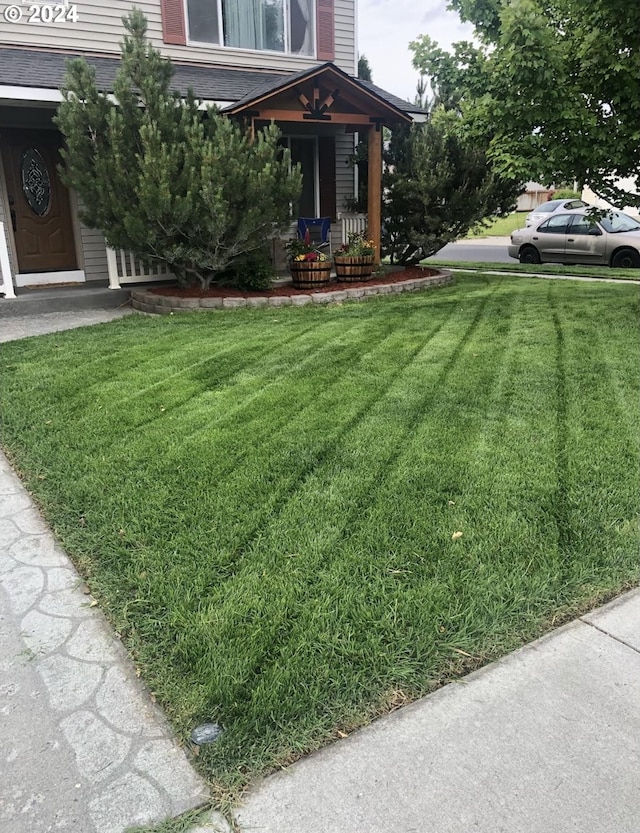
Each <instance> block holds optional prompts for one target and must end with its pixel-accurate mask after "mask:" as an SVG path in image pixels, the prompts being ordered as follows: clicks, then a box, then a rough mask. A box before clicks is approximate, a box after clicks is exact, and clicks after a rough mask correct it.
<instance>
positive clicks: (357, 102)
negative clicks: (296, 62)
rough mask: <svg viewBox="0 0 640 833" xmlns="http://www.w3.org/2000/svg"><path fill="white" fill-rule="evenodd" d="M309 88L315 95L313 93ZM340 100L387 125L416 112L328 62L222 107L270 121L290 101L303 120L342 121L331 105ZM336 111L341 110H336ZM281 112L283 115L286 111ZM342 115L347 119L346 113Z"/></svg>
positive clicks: (273, 81) (271, 82)
mask: <svg viewBox="0 0 640 833" xmlns="http://www.w3.org/2000/svg"><path fill="white" fill-rule="evenodd" d="M320 85H322V87H323V88H324V91H325V92H326V93H329V95H328V97H327V99H326V102H327V103H325V104H324V106H320V97H319V96H320V92H319V89H320ZM312 88H314V90H315V92H312ZM305 90H306V92H307V93H309V95H310V96H312V95H314V96H315V98H316V101H315V102H314V103H313V104H312V102H311V101H310V100H309V99H308V98H307V97H306V96H305V92H304V91H305ZM341 101H344V102H345V103H346V104H347V109H348V110H349V111H350V112H356V111H358V110H359V111H360V112H362V113H364V112H366V113H367V114H368V115H369V116H372V117H378V119H379V120H384V121H386V122H389V123H393V122H402V121H410V120H411V112H412V111H413V112H417V111H418V110H419V108H416V107H414V106H413V105H411V104H409V102H407V101H402V99H399V98H397V97H396V96H394V95H391V94H390V93H387V92H385V91H384V90H382V89H380V88H379V87H376V86H375V85H374V84H365V83H363V82H362V81H361V80H360V79H358V78H354V77H353V76H351V75H348V74H347V73H346V72H344V71H343V70H341V69H340V68H339V67H337V66H336V65H335V64H333V63H330V62H329V63H324V64H319V65H317V66H314V67H310V68H309V69H305V70H301V71H300V72H294V73H289V74H288V75H286V76H284V77H281V78H278V79H275V78H271V79H268V80H265V82H264V83H263V84H262V85H261V86H259V87H256V88H255V89H253V90H251V91H250V92H249V93H248V94H247V95H246V96H244V98H242V99H240V100H239V101H236V102H235V104H231V105H229V106H228V107H225V108H224V111H223V112H226V113H230V114H231V115H237V114H242V113H251V114H252V115H254V116H257V117H259V118H269V117H270V115H271V114H272V113H276V112H278V111H277V110H276V109H274V107H275V108H277V107H278V105H280V106H282V105H283V104H284V105H285V108H288V107H289V106H291V103H292V102H295V103H294V104H293V106H294V107H295V108H296V109H298V107H299V105H300V103H303V104H302V106H303V109H306V110H307V112H306V113H305V114H304V115H303V116H302V117H303V118H305V119H309V120H322V119H327V120H331V119H334V118H335V119H336V121H344V120H345V119H344V118H341V117H340V116H339V115H338V114H337V113H335V115H334V110H335V108H334V105H335V104H336V102H341ZM354 107H355V110H354ZM338 109H341V108H339V107H338ZM283 112H284V113H285V115H286V113H287V109H285V110H284V111H283ZM314 113H315V115H314ZM329 113H331V115H329ZM344 115H345V117H346V118H348V114H344Z"/></svg>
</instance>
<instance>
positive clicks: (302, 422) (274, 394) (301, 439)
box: [64, 310, 450, 583]
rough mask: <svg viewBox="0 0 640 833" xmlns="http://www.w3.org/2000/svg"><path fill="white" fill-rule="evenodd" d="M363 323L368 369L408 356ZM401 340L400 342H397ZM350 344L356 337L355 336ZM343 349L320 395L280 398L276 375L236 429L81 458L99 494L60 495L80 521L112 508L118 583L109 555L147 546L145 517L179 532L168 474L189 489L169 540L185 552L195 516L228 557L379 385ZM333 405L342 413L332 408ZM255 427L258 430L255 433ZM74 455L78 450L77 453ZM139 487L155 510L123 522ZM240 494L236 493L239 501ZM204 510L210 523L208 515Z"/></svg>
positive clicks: (153, 532)
mask: <svg viewBox="0 0 640 833" xmlns="http://www.w3.org/2000/svg"><path fill="white" fill-rule="evenodd" d="M449 314H450V313H449V310H445V311H444V313H443V318H442V320H441V321H440V323H438V324H437V325H434V326H436V327H440V326H442V321H444V320H446V317H447V316H448V315H449ZM372 329H373V328H371V327H368V330H369V337H371V338H372V341H373V343H374V345H375V349H374V350H373V351H371V352H370V355H369V357H368V360H369V361H370V362H371V363H372V365H371V367H372V371H373V368H376V369H377V370H379V369H380V367H381V365H382V363H383V362H384V361H386V362H387V363H388V364H389V366H390V367H392V368H393V369H394V371H395V369H396V368H397V363H398V361H399V360H400V357H401V354H402V351H403V350H408V351H409V352H408V356H409V358H410V357H411V355H412V354H413V352H414V351H415V349H416V348H415V347H414V346H413V344H412V343H411V341H410V340H408V339H407V332H406V330H405V331H404V332H403V334H402V336H394V335H393V334H392V335H391V337H390V339H389V340H382V341H380V342H377V343H376V338H377V336H379V335H380V334H379V333H376V332H375V329H373V332H371V331H372ZM387 329H389V328H388V327H387ZM415 329H416V337H417V335H418V330H420V338H424V332H423V331H424V327H423V326H422V325H420V327H418V326H416V328H415ZM360 336H362V334H360ZM403 339H404V342H405V343H404V344H402V343H401V341H402V340H403ZM355 343H356V344H358V343H359V341H358V339H357V338H356V339H355ZM343 353H344V351H342V352H341V353H338V352H336V351H334V356H335V357H337V358H336V359H335V360H334V365H336V367H335V368H334V370H333V375H334V376H336V377H337V380H336V381H335V385H334V384H329V380H328V379H325V380H324V381H325V383H326V384H325V385H323V390H322V393H321V397H320V399H319V398H318V396H317V393H316V395H315V396H314V392H313V391H311V392H310V393H309V396H307V397H306V401H305V397H303V396H302V388H301V387H300V386H298V387H296V388H295V390H296V391H298V396H297V397H296V400H294V401H289V399H288V398H287V391H288V390H290V389H291V387H292V380H291V378H290V376H289V375H285V377H284V378H283V379H281V380H279V381H278V382H277V383H274V384H273V385H272V388H273V389H272V390H271V392H270V395H269V401H265V402H261V403H259V404H258V406H257V408H255V409H254V410H255V411H256V413H255V414H252V419H251V420H249V419H248V418H247V417H246V415H244V414H243V415H242V416H243V417H244V418H243V419H242V425H243V431H238V423H237V421H235V420H230V424H229V425H226V426H225V431H224V432H222V431H220V429H219V426H217V425H215V423H214V425H213V430H211V429H210V430H208V431H203V436H202V437H199V438H198V443H197V444H196V445H195V446H194V444H193V443H192V441H191V440H190V438H189V437H185V436H184V435H185V432H184V429H183V428H181V426H180V425H177V426H171V427H170V431H169V430H168V431H167V433H166V436H165V435H161V436H160V437H155V440H156V444H155V445H154V442H153V440H152V439H151V438H150V437H149V435H148V434H146V433H144V434H140V435H139V437H138V438H137V439H135V438H134V439H133V440H131V441H130V442H128V443H126V444H125V443H122V445H121V447H120V449H119V450H118V452H117V453H116V454H112V457H111V464H110V465H109V466H108V467H106V466H103V467H101V468H100V470H99V472H97V473H96V472H95V471H94V469H93V467H92V465H91V462H90V461H89V460H87V461H86V462H87V463H89V467H88V468H87V466H86V465H85V467H84V468H85V469H86V471H85V472H84V475H85V478H86V479H87V480H89V481H91V480H92V478H94V477H96V476H99V477H100V478H101V483H100V484H99V487H100V491H101V493H103V494H104V498H103V500H102V501H101V504H100V506H99V507H95V508H92V507H90V506H86V505H85V496H86V495H87V494H89V493H91V491H92V488H91V486H90V485H88V484H87V483H86V482H83V480H82V479H80V480H79V479H78V478H76V479H75V480H74V481H73V487H74V489H75V493H76V494H75V496H74V495H73V494H67V495H65V497H64V503H65V506H67V507H69V508H73V507H75V511H76V513H77V515H81V516H82V517H83V518H85V520H86V521H87V523H88V525H91V523H92V516H93V514H96V513H100V514H104V513H105V511H107V508H108V506H111V507H112V511H113V527H112V530H111V535H112V536H113V535H116V533H117V531H118V530H119V529H120V528H121V527H122V528H125V534H123V535H122V536H120V537H119V536H118V535H116V538H115V541H114V544H113V549H112V548H111V547H110V546H107V542H106V541H105V542H103V544H102V552H103V556H102V563H103V567H104V565H105V550H108V551H109V552H110V553H111V558H112V559H113V567H114V570H115V574H116V576H117V579H118V581H120V582H121V583H122V576H121V575H120V569H119V567H118V563H117V562H118V559H119V558H120V555H121V557H122V558H125V559H126V558H127V553H128V548H129V547H131V546H135V547H136V548H137V549H138V550H140V549H141V548H142V547H144V546H147V545H149V544H150V545H151V546H154V545H155V540H156V537H157V529H156V528H155V526H154V524H155V525H157V524H159V525H160V526H161V528H163V530H165V531H166V529H167V527H169V528H170V529H172V531H173V530H174V529H175V531H176V534H178V535H180V534H181V532H182V530H183V526H181V525H180V522H179V520H180V518H179V515H180V513H181V512H182V511H183V508H182V504H181V503H180V500H178V501H177V503H176V497H175V496H176V495H177V494H178V491H179V488H180V486H178V484H177V483H176V484H175V488H174V486H173V484H172V480H173V479H178V480H180V482H181V486H182V488H184V489H187V490H188V489H190V488H191V487H192V486H193V488H195V489H197V490H198V491H197V492H193V491H191V492H189V494H190V500H191V501H192V503H193V506H192V509H191V513H192V515H193V524H192V525H191V526H190V527H189V532H188V533H187V540H186V541H181V540H177V541H175V542H174V541H173V540H172V539H171V538H170V539H169V541H168V543H171V544H173V545H174V546H175V548H176V550H177V551H179V552H183V553H185V555H184V557H185V558H190V557H191V556H190V555H189V553H190V552H191V551H192V549H193V546H192V545H191V544H190V543H189V540H188V539H189V537H190V536H191V534H192V532H191V530H192V529H193V527H197V526H198V518H200V521H201V522H203V523H204V524H205V525H206V528H207V530H208V534H209V536H210V537H211V538H212V539H215V541H216V547H217V549H218V550H220V549H224V547H225V545H228V546H229V547H231V553H230V556H229V557H233V555H234V553H235V551H236V549H237V548H238V546H239V544H238V542H237V537H238V535H239V534H240V535H243V536H244V537H246V535H247V534H249V533H248V532H247V530H251V529H252V528H253V527H254V526H255V523H254V516H255V513H256V512H257V513H260V515H261V516H262V517H264V516H266V517H268V516H269V514H270V512H271V508H272V506H273V505H274V504H275V503H277V502H278V501H279V500H280V499H281V496H282V494H283V492H282V490H283V489H291V488H293V487H294V486H295V482H296V480H297V479H299V478H300V477H301V476H303V475H304V472H305V471H306V470H307V469H308V468H309V467H310V466H313V465H315V464H316V463H317V459H319V457H320V456H321V455H322V453H324V449H326V448H328V447H329V446H330V445H331V444H332V443H333V442H334V441H335V438H336V436H337V435H338V434H339V432H340V431H341V430H342V428H341V426H342V424H343V423H346V424H348V422H349V420H350V419H351V418H352V416H353V407H354V402H359V403H360V404H359V407H360V408H364V409H366V408H367V407H368V405H369V403H370V402H371V401H372V400H373V399H374V398H375V396H376V395H377V392H378V387H377V386H378V385H379V384H383V383H385V379H386V377H385V375H384V374H380V373H378V372H376V374H375V375H373V372H372V374H371V375H369V376H366V377H365V376H364V375H362V376H360V377H359V376H353V377H352V378H351V377H349V378H346V377H345V376H344V365H345V364H346V365H350V364H351V363H352V360H353V356H349V355H343ZM389 356H393V357H394V358H393V361H392V362H391V361H389V358H388V357H389ZM385 357H386V358H385ZM309 378H314V377H313V373H309V372H307V371H306V370H304V369H303V370H302V371H301V373H300V379H301V383H302V384H303V385H304V386H305V387H306V386H307V383H308V379H309ZM357 384H359V385H360V387H359V388H357V392H358V393H360V394H362V397H363V399H361V400H360V399H359V398H358V397H357V396H356V397H354V396H353V393H354V386H357ZM334 388H335V389H334ZM274 389H275V390H274ZM350 389H351V390H350ZM316 391H317V388H316ZM283 392H284V396H285V399H284V402H283ZM350 394H351V395H350ZM283 405H284V407H283ZM341 406H342V408H343V410H344V415H343V416H344V418H342V417H341V415H340V414H341V412H340V410H339V409H340V407H341ZM331 408H333V410H331ZM327 413H332V420H331V423H330V424H328V423H327ZM267 415H268V418H267ZM256 422H257V424H256ZM207 424H209V420H207ZM259 433H262V434H263V435H264V436H263V437H259ZM176 435H177V436H180V438H181V442H180V443H179V444H177V445H176V447H175V448H172V446H171V444H172V443H174V444H175V436H176ZM117 436H120V432H118V435H117ZM78 456H79V457H82V452H81V453H80V454H79V455H78ZM143 461H146V471H145V467H144V466H143V465H142V463H143ZM68 464H69V466H70V468H73V467H74V466H75V465H77V463H76V462H74V461H73V459H71V458H70V459H69V461H68ZM264 471H268V472H269V474H268V478H265V477H264V476H263V472H264ZM239 481H240V482H239ZM94 485H95V484H94ZM141 491H142V492H144V493H145V495H146V501H147V506H148V510H149V512H151V513H152V517H153V518H154V522H153V523H150V516H149V512H147V513H145V516H144V517H143V518H142V519H141V523H137V522H136V520H135V519H134V520H133V521H132V520H131V519H130V518H129V519H128V520H127V514H128V500H127V497H128V496H129V495H131V496H132V497H133V499H134V500H135V499H137V496H138V495H139V493H140V492H141ZM239 494H240V495H242V498H240V499H239V498H238V495H239ZM229 501H231V505H229ZM245 501H248V502H249V505H248V506H246V505H245ZM154 507H155V509H154ZM208 518H211V519H212V521H211V522H209V521H208ZM236 521H237V523H238V524H239V525H240V528H239V529H237V528H236V525H235V523H236ZM174 522H175V523H174ZM212 523H213V527H212V526H211V524H212ZM216 526H217V527H218V528H216ZM165 534H166V532H165ZM165 540H166V538H165ZM119 554H120V555H119ZM177 560H178V561H180V560H181V556H177Z"/></svg>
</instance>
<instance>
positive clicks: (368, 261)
mask: <svg viewBox="0 0 640 833" xmlns="http://www.w3.org/2000/svg"><path fill="white" fill-rule="evenodd" d="M333 261H334V263H335V265H336V277H337V279H338V280H339V281H354V282H356V281H367V280H369V278H370V277H371V275H372V274H373V267H374V262H373V255H353V256H351V255H334V258H333Z"/></svg>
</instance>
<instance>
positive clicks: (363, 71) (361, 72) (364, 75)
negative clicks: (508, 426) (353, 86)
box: [358, 55, 373, 81]
mask: <svg viewBox="0 0 640 833" xmlns="http://www.w3.org/2000/svg"><path fill="white" fill-rule="evenodd" d="M358 78H359V79H360V80H361V81H372V80H373V79H372V78H371V67H370V65H369V59H368V58H367V56H366V55H358Z"/></svg>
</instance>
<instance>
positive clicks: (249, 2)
mask: <svg viewBox="0 0 640 833" xmlns="http://www.w3.org/2000/svg"><path fill="white" fill-rule="evenodd" d="M186 9H187V20H188V29H189V39H190V40H191V41H194V42H196V43H212V44H218V45H224V46H229V47H235V48H237V49H256V50H261V51H269V52H287V53H291V54H296V55H311V56H313V53H314V20H315V0H186Z"/></svg>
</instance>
